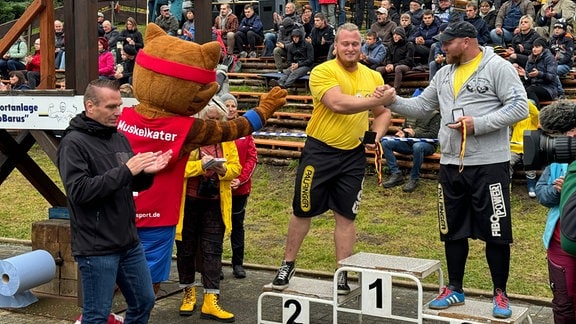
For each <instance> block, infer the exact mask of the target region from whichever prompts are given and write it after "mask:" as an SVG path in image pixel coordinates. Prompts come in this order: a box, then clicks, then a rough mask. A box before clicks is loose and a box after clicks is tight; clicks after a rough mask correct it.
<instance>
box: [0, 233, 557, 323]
mask: <svg viewBox="0 0 576 324" xmlns="http://www.w3.org/2000/svg"><path fill="white" fill-rule="evenodd" d="M30 250H31V247H30V246H27V245H22V244H5V243H0V259H6V258H9V257H12V256H16V255H20V254H23V253H26V252H28V251H30ZM245 268H246V272H247V277H246V278H245V279H235V278H234V277H233V276H232V268H231V267H230V266H229V265H226V266H224V268H223V271H224V275H225V279H224V280H223V281H222V282H221V287H220V288H221V294H220V295H221V296H220V305H221V306H222V308H224V309H225V310H227V311H230V312H232V313H234V315H235V318H236V321H235V323H257V322H258V302H259V297H260V295H261V293H262V291H263V287H264V286H265V285H267V284H269V283H270V282H271V281H272V279H273V278H274V275H275V271H274V270H273V269H270V268H268V267H261V266H258V265H245ZM172 269H173V271H172V274H171V276H170V280H169V281H167V282H164V283H163V284H162V287H161V291H160V292H159V296H158V299H157V301H156V305H155V307H154V309H153V311H152V314H151V317H150V321H149V323H151V324H172V323H200V324H201V323H215V321H213V320H205V319H201V318H200V309H201V306H202V296H201V292H202V289H201V288H200V287H199V288H198V289H197V293H198V303H197V305H196V309H195V310H194V313H193V314H192V315H191V316H189V317H182V316H180V315H179V312H178V309H179V307H180V302H181V297H182V295H181V290H180V289H179V287H178V280H177V272H176V265H175V261H174V263H173V267H172ZM299 270H300V269H297V272H296V276H297V277H301V276H304V275H306V277H308V278H310V277H314V279H321V280H325V281H326V282H331V280H332V277H331V276H328V275H326V274H321V273H312V272H309V271H299ZM436 293H437V291H435V290H434V289H425V291H424V300H425V301H429V300H431V299H432V298H434V296H435V295H436ZM466 293H467V297H466V298H467V300H468V299H472V300H483V301H490V299H488V298H489V297H486V294H484V296H482V294H481V293H480V294H478V293H469V292H468V291H466ZM35 295H36V296H37V297H38V299H39V300H38V302H36V303H34V304H32V305H30V306H28V307H24V308H0V323H10V324H32V323H46V324H56V323H73V322H74V321H75V320H76V319H77V318H78V316H79V315H80V314H81V308H80V307H79V306H78V305H77V299H76V298H64V297H58V296H50V295H41V294H37V293H35ZM510 297H511V304H512V305H513V306H523V307H527V308H528V313H529V315H530V317H531V319H532V323H534V324H551V323H553V322H554V321H553V317H552V309H551V308H550V304H549V301H546V300H542V299H541V298H532V297H530V296H510ZM390 298H392V303H393V307H392V312H393V314H398V315H401V316H408V317H416V315H415V314H416V313H417V306H416V304H415V301H417V293H416V290H415V289H414V288H413V287H410V285H403V284H402V283H400V284H397V283H396V282H395V283H394V285H393V289H392V296H391V297H390ZM287 300H290V299H289V298H288V299H283V298H280V297H277V296H266V297H263V298H262V307H261V309H262V311H261V312H262V319H264V320H267V321H275V322H278V323H282V318H283V315H282V314H283V312H288V313H290V312H293V311H294V310H293V309H292V308H291V307H292V306H293V305H290V303H287V302H286V301H287ZM358 303H359V298H352V299H351V301H350V302H349V304H350V307H352V308H353V307H358V306H357V304H358ZM124 310H125V305H124V303H123V300H122V297H121V295H117V296H116V297H115V302H114V306H113V312H115V313H116V314H119V315H123V311H124ZM308 311H309V316H308V318H309V323H332V316H333V308H332V306H331V305H326V304H320V303H312V302H311V303H310V304H309V309H308ZM360 322H362V323H368V324H371V323H405V322H404V321H400V320H395V319H383V318H380V317H374V316H368V315H363V316H361V317H360V315H358V314H351V313H340V312H339V313H338V323H360ZM424 322H425V323H440V322H438V321H432V320H425V321H424ZM525 322H528V321H525ZM487 323H488V322H487ZM490 323H506V322H505V321H503V322H500V321H495V319H494V321H491V322H490Z"/></svg>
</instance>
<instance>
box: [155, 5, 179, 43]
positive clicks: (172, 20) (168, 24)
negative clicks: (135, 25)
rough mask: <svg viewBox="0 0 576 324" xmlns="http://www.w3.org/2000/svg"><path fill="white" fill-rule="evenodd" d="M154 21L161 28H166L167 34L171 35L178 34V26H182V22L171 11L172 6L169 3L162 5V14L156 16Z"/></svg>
mask: <svg viewBox="0 0 576 324" xmlns="http://www.w3.org/2000/svg"><path fill="white" fill-rule="evenodd" d="M154 23H155V24H156V25H158V26H160V28H162V29H164V31H165V32H166V34H168V35H170V36H177V35H178V27H180V22H178V19H176V17H174V15H172V14H171V13H170V7H169V6H168V5H162V6H161V7H160V15H159V16H158V17H156V20H154Z"/></svg>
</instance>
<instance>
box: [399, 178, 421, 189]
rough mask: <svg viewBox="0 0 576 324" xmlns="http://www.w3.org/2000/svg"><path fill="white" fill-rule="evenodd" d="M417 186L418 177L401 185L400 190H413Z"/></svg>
mask: <svg viewBox="0 0 576 324" xmlns="http://www.w3.org/2000/svg"><path fill="white" fill-rule="evenodd" d="M416 187H418V179H410V180H408V182H407V183H406V184H405V185H404V187H402V191H404V192H413V191H414V190H416Z"/></svg>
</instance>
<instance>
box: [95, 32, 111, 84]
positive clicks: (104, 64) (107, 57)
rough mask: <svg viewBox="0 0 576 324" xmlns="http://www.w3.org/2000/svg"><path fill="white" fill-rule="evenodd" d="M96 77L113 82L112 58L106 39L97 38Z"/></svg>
mask: <svg viewBox="0 0 576 324" xmlns="http://www.w3.org/2000/svg"><path fill="white" fill-rule="evenodd" d="M98 77H99V78H100V79H110V80H114V56H112V53H111V52H110V51H108V42H107V41H106V38H104V37H100V38H98Z"/></svg>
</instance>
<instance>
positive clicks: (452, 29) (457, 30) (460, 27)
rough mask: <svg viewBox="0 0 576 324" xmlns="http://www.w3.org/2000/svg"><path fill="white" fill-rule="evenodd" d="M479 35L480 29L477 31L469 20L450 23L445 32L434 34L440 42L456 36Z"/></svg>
mask: <svg viewBox="0 0 576 324" xmlns="http://www.w3.org/2000/svg"><path fill="white" fill-rule="evenodd" d="M477 35H478V31H476V28H475V27H474V25H472V24H471V23H469V22H467V21H459V22H455V23H452V24H450V25H448V27H446V29H444V32H442V34H439V35H436V36H434V39H435V40H437V41H440V42H447V41H450V40H453V39H454V38H464V37H470V38H476V36H477Z"/></svg>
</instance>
